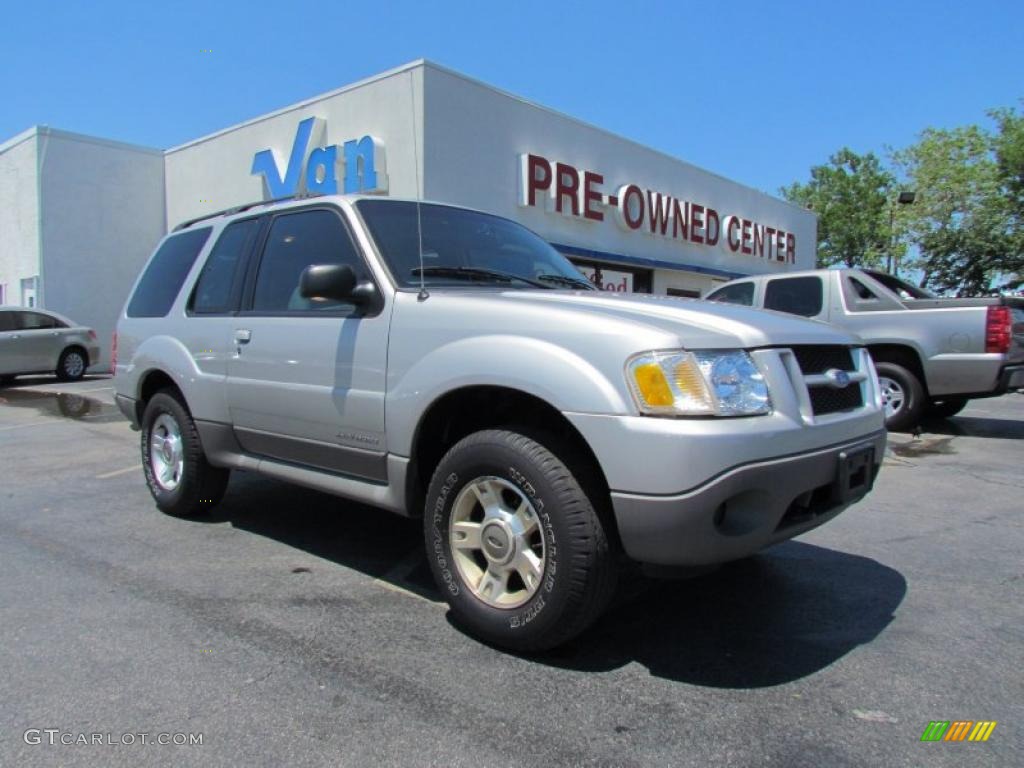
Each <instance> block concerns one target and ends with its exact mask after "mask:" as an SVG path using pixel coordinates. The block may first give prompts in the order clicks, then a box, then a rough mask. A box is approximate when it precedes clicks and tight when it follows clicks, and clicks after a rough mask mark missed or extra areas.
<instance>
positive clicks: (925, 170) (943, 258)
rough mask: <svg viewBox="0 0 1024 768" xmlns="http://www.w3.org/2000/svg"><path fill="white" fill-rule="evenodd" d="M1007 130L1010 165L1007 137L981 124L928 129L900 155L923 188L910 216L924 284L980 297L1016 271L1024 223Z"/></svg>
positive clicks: (912, 181) (898, 160)
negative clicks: (1016, 209)
mask: <svg viewBox="0 0 1024 768" xmlns="http://www.w3.org/2000/svg"><path fill="white" fill-rule="evenodd" d="M1010 117H1012V116H1010ZM1010 127H1011V129H1012V130H1017V128H1018V127H1017V126H1016V125H1013V126H1010ZM1004 135H1005V136H1007V138H1006V141H1007V145H1006V149H1005V151H1006V153H1007V159H1006V162H1007V169H1006V170H1002V169H1001V166H1000V160H999V159H998V155H999V146H1000V144H999V142H1000V137H999V136H995V135H993V134H992V133H990V132H989V131H986V130H984V129H983V128H981V127H979V126H977V125H968V126H963V127H960V128H954V129H951V130H940V129H936V128H928V129H926V130H925V131H923V132H922V133H921V135H920V138H919V140H918V141H917V143H916V144H914V145H913V146H911V147H908V148H907V149H904V150H901V151H899V152H895V153H894V154H893V160H894V162H895V164H896V166H897V167H898V168H899V169H900V171H901V174H902V175H903V176H904V177H905V178H906V179H907V183H908V185H909V186H912V187H913V188H914V189H915V190H916V191H917V200H916V201H915V203H914V205H913V206H907V208H908V210H907V211H905V212H903V213H904V215H905V217H906V221H907V229H908V234H909V238H910V240H911V242H913V243H914V244H915V245H916V246H917V248H918V252H919V256H918V258H917V259H916V260H915V261H914V263H913V266H915V267H916V268H918V269H920V270H921V271H922V273H923V275H924V277H923V279H922V281H921V284H922V285H928V286H930V287H932V288H935V289H937V290H939V291H941V292H946V293H955V294H957V295H960V296H966V295H978V294H984V293H991V292H992V291H993V290H994V289H995V287H996V286H998V285H999V284H1000V283H1001V282H1003V281H1004V280H1005V279H1006V277H1007V275H1008V273H1011V272H1012V271H1013V269H1014V256H1013V253H1014V251H1015V248H1016V247H1017V245H1018V243H1015V241H1019V237H1018V235H1019V226H1018V225H1016V224H1015V222H1014V218H1015V217H1014V214H1013V201H1012V200H1011V195H1009V194H1008V185H1009V184H1011V183H1013V178H1012V168H1013V162H1014V161H1013V159H1012V157H1011V153H1012V152H1014V151H1016V149H1015V147H1016V145H1014V144H1012V141H1011V138H1012V137H1010V136H1009V135H1008V134H1003V133H1001V134H1000V136H1004ZM1019 180H1020V179H1019V177H1018V181H1019ZM1018 264H1019V262H1018Z"/></svg>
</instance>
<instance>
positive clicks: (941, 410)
mask: <svg viewBox="0 0 1024 768" xmlns="http://www.w3.org/2000/svg"><path fill="white" fill-rule="evenodd" d="M967 403H968V400H967V398H966V397H943V398H935V399H933V400H932V401H931V402H930V403H928V410H927V415H928V416H930V417H931V418H933V419H948V418H949V417H951V416H956V415H957V414H958V413H960V411H962V410H963V409H964V408H966V407H967Z"/></svg>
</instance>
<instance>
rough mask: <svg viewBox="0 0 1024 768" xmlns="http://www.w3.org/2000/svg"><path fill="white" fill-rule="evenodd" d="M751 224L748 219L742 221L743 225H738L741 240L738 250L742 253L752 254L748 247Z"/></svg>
mask: <svg viewBox="0 0 1024 768" xmlns="http://www.w3.org/2000/svg"><path fill="white" fill-rule="evenodd" d="M753 223H754V222H752V221H750V219H743V223H742V224H741V225H740V233H741V234H742V238H741V240H740V250H741V251H743V253H753V252H754V250H753V249H752V248H751V247H750V242H751V233H750V227H751V226H752V225H753Z"/></svg>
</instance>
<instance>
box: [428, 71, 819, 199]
mask: <svg viewBox="0 0 1024 768" xmlns="http://www.w3.org/2000/svg"><path fill="white" fill-rule="evenodd" d="M416 64H418V65H423V66H424V67H429V68H430V69H436V70H437V71H439V72H443V73H445V74H447V75H451V76H452V77H457V78H459V79H460V80H464V81H465V82H467V83H471V84H472V85H476V86H479V87H481V88H485V89H487V90H489V91H493V92H495V93H499V94H501V95H502V96H505V97H507V98H510V99H513V100H515V101H518V102H520V103H522V104H526V105H527V106H530V107H533V108H534V109H539V110H542V111H544V112H547V113H548V114H551V115H554V116H556V117H560V118H562V119H563V120H568V121H570V122H572V123H575V124H576V125H579V126H583V127H584V128H588V129H590V130H592V131H596V132H598V133H601V134H604V135H605V136H608V137H609V138H612V139H615V140H616V141H623V142H626V143H627V144H631V145H633V146H634V147H637V148H638V149H642V150H644V151H645V152H650V153H651V154H654V155H659V156H661V157H664V158H665V159H667V160H671V161H672V162H674V163H682V164H683V165H685V166H687V167H689V168H692V169H693V170H695V171H699V172H701V173H706V174H707V175H708V176H713V177H714V178H716V179H721V180H722V181H725V182H727V183H729V184H732V185H735V186H738V187H743V188H744V189H747V190H750V191H751V192H753V193H755V194H758V195H763V196H765V197H770V198H771V199H773V200H777V201H778V202H780V203H784V204H785V205H787V206H790V207H791V208H795V209H796V210H798V211H803V212H804V213H809V214H811V215H812V216H815V217H817V214H815V213H814V212H813V211H809V210H808V209H806V208H804V207H803V206H801V205H797V204H796V203H792V202H790V201H789V200H786V199H785V198H782V197H778V196H777V195H774V194H771V193H769V192H764V191H762V190H760V189H756V188H755V187H752V186H750V185H749V184H744V183H743V182H741V181H736V180H735V179H730V178H728V177H727V176H723V175H722V174H720V173H716V172H715V171H709V170H708V169H706V168H702V167H700V166H699V165H694V164H693V163H691V162H689V161H687V160H683V159H682V158H679V157H676V156H675V155H671V154H669V153H668V152H665V151H664V150H660V149H655V148H653V147H649V146H647V145H646V144H641V143H640V142H639V141H637V140H635V139H631V138H629V137H628V136H623V135H622V134H619V133H615V132H614V131H610V130H608V129H607V128H602V127H601V126H599V125H595V124H594V123H589V122H587V121H586V120H582V119H580V118H578V117H574V116H572V115H570V114H567V113H565V112H561V111H559V110H557V109H554V108H552V107H547V106H544V105H543V104H539V103H537V102H535V101H531V100H530V99H527V98H525V97H523V96H519V95H517V94H515V93H512V92H510V91H506V90H504V89H503V88H497V87H495V86H493V85H491V84H490V83H486V82H484V81H483V80H479V79H477V78H475V77H471V76H469V75H466V74H463V73H462V72H458V71H456V70H454V69H451V68H449V67H445V66H442V65H440V64H436V63H434V62H432V61H429V60H428V59H420V60H419V61H417V62H416Z"/></svg>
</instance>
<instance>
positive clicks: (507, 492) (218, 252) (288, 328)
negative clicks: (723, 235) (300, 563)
mask: <svg viewBox="0 0 1024 768" xmlns="http://www.w3.org/2000/svg"><path fill="white" fill-rule="evenodd" d="M116 341H117V350H118V355H117V358H116V361H115V371H116V377H115V384H116V389H117V393H116V398H117V403H118V405H119V407H120V408H121V410H122V412H123V413H124V414H125V415H126V416H127V417H128V418H129V419H130V420H131V422H132V424H133V425H134V426H135V427H136V428H137V429H140V430H141V450H142V459H143V468H144V473H145V478H146V482H147V484H148V486H149V490H150V492H151V493H152V495H153V497H154V499H155V500H156V504H157V506H158V507H159V508H160V509H162V510H163V511H165V512H167V513H170V514H174V515H183V516H188V515H195V514H200V513H202V512H203V511H204V510H206V509H208V508H210V507H211V506H212V505H214V504H216V503H217V502H218V501H219V500H220V498H221V496H222V494H223V493H224V490H225V486H226V483H227V478H228V473H229V471H231V470H246V471H252V472H258V473H261V474H263V475H267V476H269V477H273V478H278V479H280V480H285V481H289V482H293V483H298V484H301V485H304V486H307V487H310V488H315V489H319V490H321V491H325V492H327V493H330V494H334V495H337V496H339V497H343V498H346V499H352V500H358V501H361V502H365V503H367V504H370V505H373V506H376V507H378V508H382V509H385V510H390V511H392V512H396V513H399V514H402V515H409V516H415V517H422V518H423V526H424V536H425V544H426V550H427V556H428V560H429V563H430V567H431V570H432V571H433V574H434V577H435V579H436V581H437V583H438V586H439V588H440V589H441V592H442V593H443V594H444V596H445V598H446V599H447V600H448V602H449V604H450V605H451V608H452V610H453V612H454V614H455V615H456V616H457V618H458V619H459V621H460V623H461V625H462V626H464V627H466V628H468V629H469V630H470V631H472V632H473V633H475V634H476V635H478V636H480V637H483V638H485V639H487V640H488V641H490V642H494V643H496V644H500V645H503V646H506V647H510V648H515V649H520V650H537V649H542V648H549V647H552V646H554V645H557V644H559V643H561V642H564V641H565V640H567V639H569V638H571V637H573V636H574V635H576V634H577V633H579V632H581V631H582V630H583V629H584V628H585V627H586V626H587V625H588V624H589V623H590V622H592V621H593V620H594V619H595V618H596V617H597V616H598V615H599V614H600V613H601V611H602V610H603V608H604V607H605V605H606V604H607V601H608V600H609V598H610V596H611V594H612V591H613V587H614V584H615V579H616V565H617V561H618V559H619V557H620V556H621V555H624V556H626V557H628V558H632V559H634V560H637V561H640V562H645V563H654V564H662V565H687V566H704V565H708V564H714V563H720V562H725V561H728V560H733V559H738V558H743V557H746V556H748V555H750V554H752V553H754V552H757V551H758V550H760V549H762V548H763V547H766V546H768V545H770V544H773V543H775V542H778V541H782V540H785V539H789V538H791V537H793V536H796V535H798V534H800V533H803V532H805V531H807V530H809V529H811V528H814V527H815V526H817V525H820V524H821V523H823V522H825V521H827V520H829V519H831V518H832V517H834V516H835V515H837V514H839V512H841V511H842V510H843V509H845V508H846V507H847V506H848V505H849V504H851V503H852V502H854V501H856V500H858V499H860V498H861V497H862V496H864V494H866V493H867V492H868V491H869V490H870V489H871V487H872V484H873V482H874V479H875V475H876V473H877V471H878V469H879V466H880V465H881V461H882V454H883V451H884V447H885V430H884V425H883V417H882V406H881V393H880V391H879V388H878V383H877V378H876V375H875V371H874V368H873V366H872V363H871V359H870V356H869V355H868V354H867V351H866V350H865V349H864V348H863V346H862V345H861V344H860V343H859V342H858V341H857V340H856V339H855V338H854V337H853V336H851V335H849V334H847V333H844V332H842V331H839V330H836V329H834V328H831V327H829V326H827V325H823V324H821V323H811V322H808V321H806V320H802V319H797V318H791V317H787V316H785V315H782V314H776V313H766V312H759V311H756V310H750V309H746V308H741V307H730V306H724V305H714V304H709V303H706V302H699V301H691V300H680V299H673V298H668V297H660V296H612V295H609V294H606V293H603V292H600V291H595V290H592V286H591V285H590V284H589V283H588V282H587V281H586V280H585V279H584V278H583V277H582V276H581V275H580V273H579V271H578V270H577V269H576V268H575V267H573V265H572V264H570V263H569V262H568V261H567V260H566V259H565V258H564V257H563V256H562V255H561V254H559V253H558V252H557V251H556V250H554V249H553V248H552V247H551V246H550V245H549V244H548V243H546V242H545V241H544V240H542V239H541V238H539V237H538V236H536V235H535V234H533V233H532V232H530V231H529V230H527V229H525V228H523V227H522V226H520V225H518V224H516V223H514V222H511V221H509V220H507V219H502V218H499V217H496V216H491V215H488V214H485V213H479V212H476V211H471V210H467V209H463V208H456V207H452V206H447V205H438V204H429V203H421V202H416V201H403V200H397V199H389V198H372V197H347V196H328V197H320V198H314V199H304V200H293V201H290V202H273V203H258V204H253V205H251V206H243V207H240V208H237V209H234V210H231V211H227V212H223V213H221V214H217V215H213V216H210V217H207V218H204V219H201V220H196V221H191V222H186V223H185V224H183V225H181V226H179V227H178V228H177V230H176V231H174V232H173V233H171V234H170V235H168V236H167V237H166V238H165V239H164V240H163V241H162V242H161V243H160V245H159V246H158V247H157V249H156V252H155V253H154V254H153V256H152V257H151V259H150V261H149V263H148V264H147V266H146V267H145V269H144V270H143V272H142V274H141V276H140V277H139V279H138V280H137V283H136V285H135V288H134V289H133V292H132V295H131V297H130V298H129V300H128V302H127V304H126V305H125V307H124V310H123V312H122V314H121V317H120V320H119V323H118V330H117V337H116Z"/></svg>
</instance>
